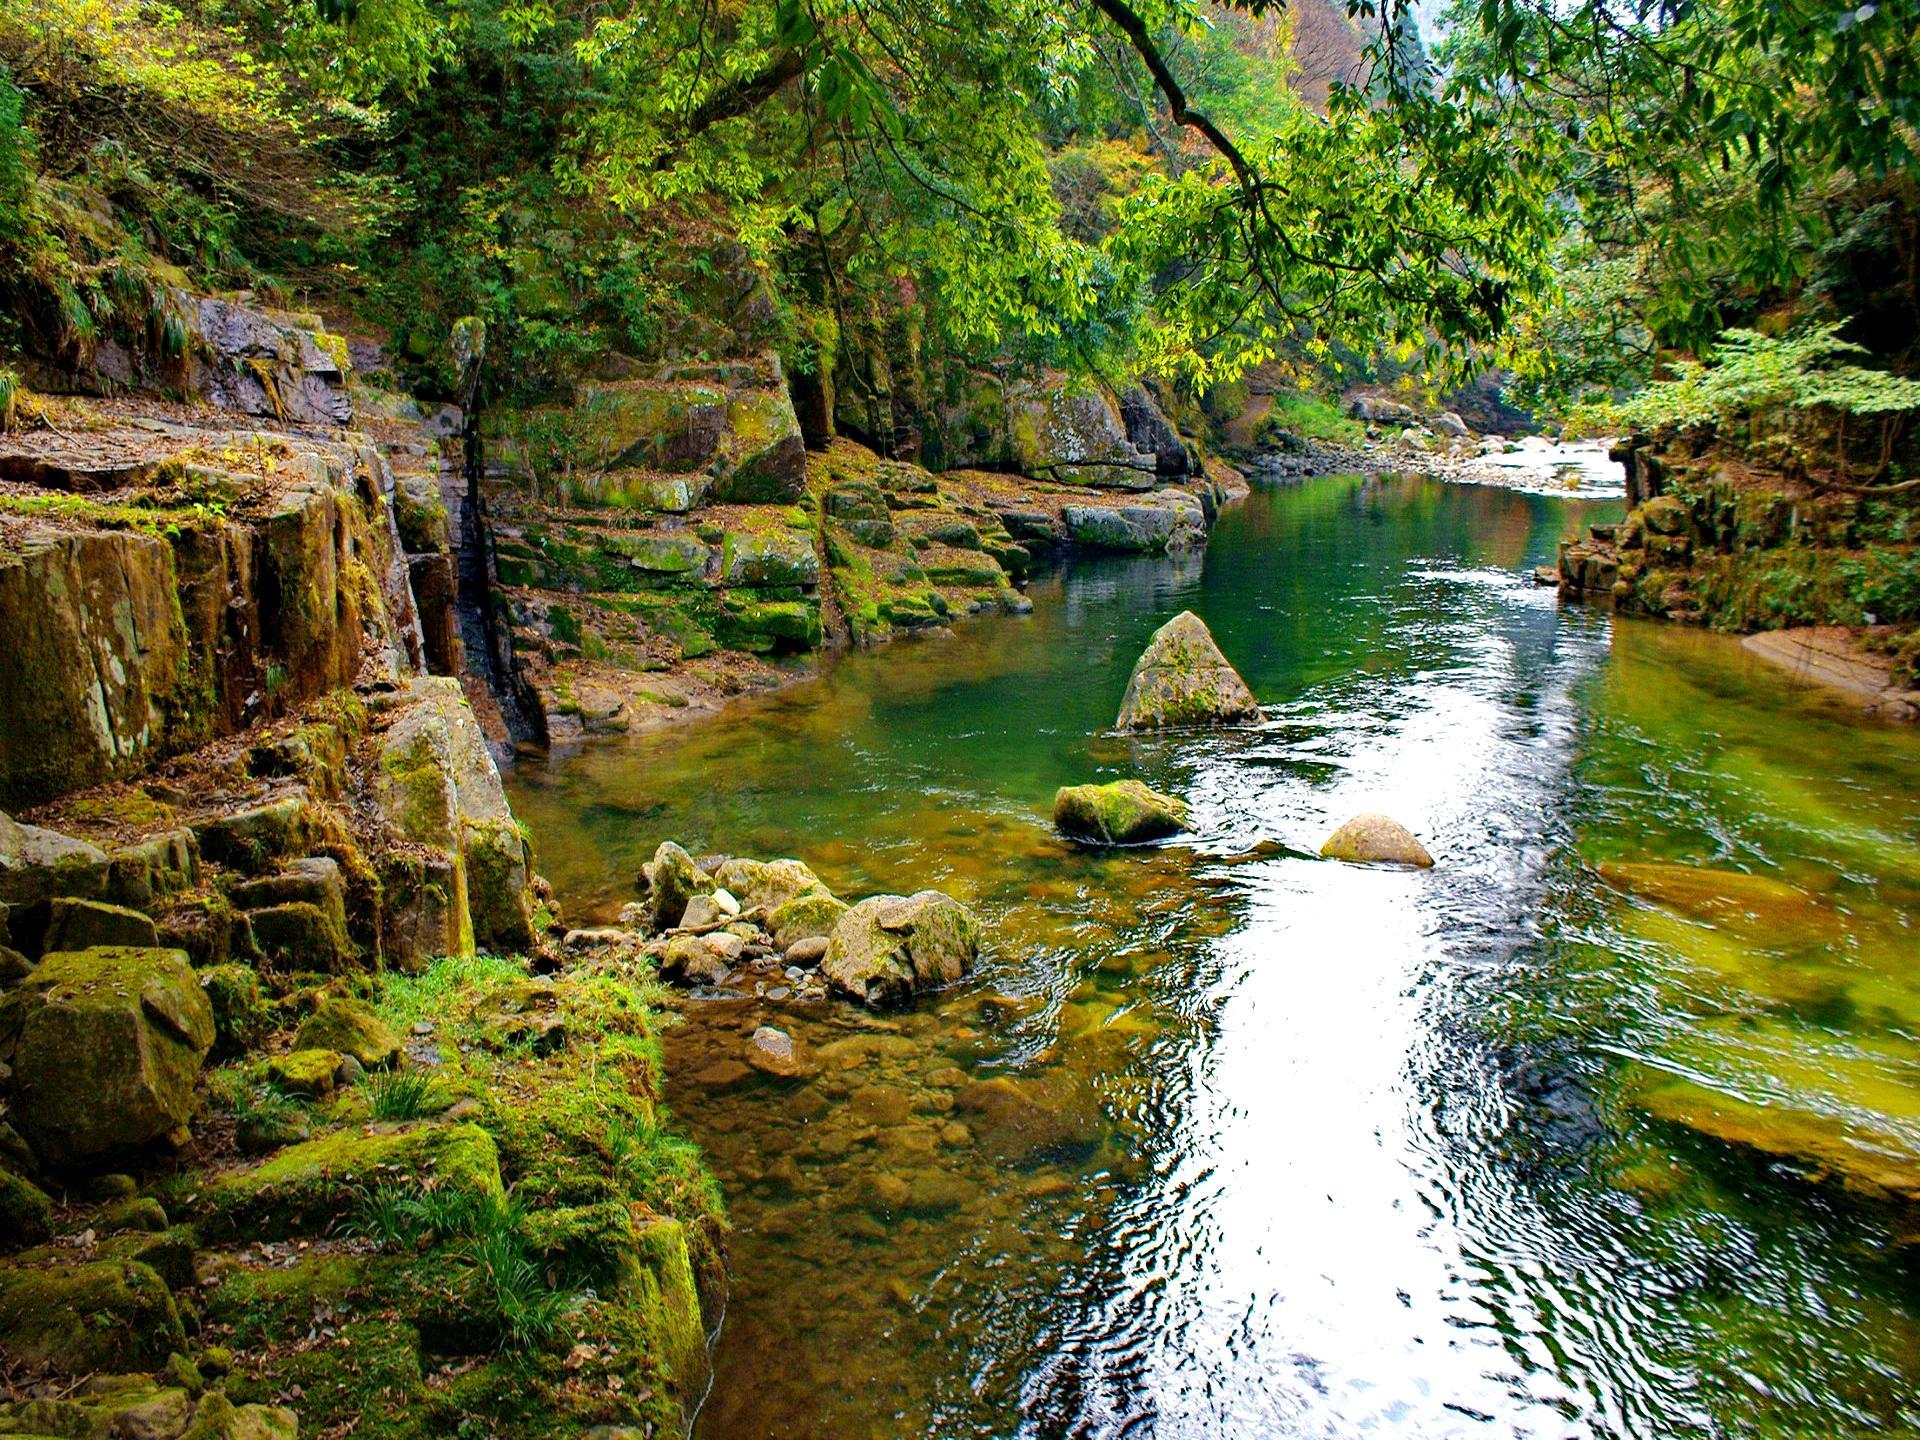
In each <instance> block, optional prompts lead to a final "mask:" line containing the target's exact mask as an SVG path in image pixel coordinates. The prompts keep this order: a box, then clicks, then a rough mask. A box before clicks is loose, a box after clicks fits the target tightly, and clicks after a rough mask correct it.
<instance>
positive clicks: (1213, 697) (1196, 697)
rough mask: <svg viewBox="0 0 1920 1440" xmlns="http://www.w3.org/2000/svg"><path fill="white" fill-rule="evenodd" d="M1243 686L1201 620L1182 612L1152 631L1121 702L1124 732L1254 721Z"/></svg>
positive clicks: (1254, 711) (1252, 706)
mask: <svg viewBox="0 0 1920 1440" xmlns="http://www.w3.org/2000/svg"><path fill="white" fill-rule="evenodd" d="M1259 714H1260V706H1259V704H1258V702H1256V701H1255V700H1254V698H1253V692H1252V691H1251V690H1249V689H1248V688H1247V682H1246V681H1244V680H1242V679H1241V678H1240V674H1239V672H1238V671H1236V670H1235V669H1234V668H1233V666H1232V665H1231V664H1229V663H1228V662H1227V657H1226V656H1225V655H1223V654H1221V653H1220V647H1219V646H1218V645H1216V644H1215V643H1214V639H1213V635H1212V632H1210V631H1209V630H1208V629H1207V627H1206V624H1205V622H1204V621H1202V620H1201V619H1200V617H1199V616H1198V615H1195V614H1194V613H1193V612H1192V611H1191V610H1182V611H1181V612H1180V613H1179V614H1178V615H1176V616H1174V617H1173V619H1171V620H1169V621H1168V622H1167V623H1166V624H1164V625H1162V626H1161V627H1160V628H1159V629H1158V630H1156V631H1154V634H1153V639H1152V640H1150V641H1148V642H1147V648H1146V650H1145V651H1144V652H1143V653H1142V654H1141V656H1140V659H1139V661H1138V662H1137V663H1136V664H1135V665H1134V667H1133V675H1132V678H1131V679H1129V680H1128V681H1127V693H1126V698H1125V699H1123V700H1122V701H1121V702H1120V718H1119V720H1118V721H1117V722H1116V723H1117V724H1118V726H1119V728H1120V729H1122V730H1158V729H1164V728H1166V727H1169V726H1174V725H1223V724H1230V723H1232V722H1234V721H1237V720H1252V719H1256V718H1258V716H1259Z"/></svg>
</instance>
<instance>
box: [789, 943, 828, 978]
mask: <svg viewBox="0 0 1920 1440" xmlns="http://www.w3.org/2000/svg"><path fill="white" fill-rule="evenodd" d="M829 943H830V942H829V941H828V939H827V937H826V936H825V935H807V936H803V937H802V938H801V939H798V940H796V941H794V942H793V943H792V944H791V945H789V946H787V948H786V952H785V955H784V958H785V960H786V962H787V963H788V964H789V965H798V966H813V965H818V964H819V963H820V962H821V961H822V960H824V959H826V957H827V945H828V944H829ZM789 974H790V975H791V972H789ZM794 978H798V977H794Z"/></svg>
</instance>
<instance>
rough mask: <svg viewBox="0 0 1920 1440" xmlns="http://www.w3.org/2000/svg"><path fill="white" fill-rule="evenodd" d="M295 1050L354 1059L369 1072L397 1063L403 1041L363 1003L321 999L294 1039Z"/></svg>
mask: <svg viewBox="0 0 1920 1440" xmlns="http://www.w3.org/2000/svg"><path fill="white" fill-rule="evenodd" d="M293 1044H294V1048H295V1049H296V1050H331V1051H335V1052H337V1053H339V1054H341V1055H351V1056H352V1057H353V1058H354V1059H355V1060H357V1061H359V1062H360V1064H361V1065H363V1066H365V1067H366V1068H367V1069H369V1070H378V1069H385V1068H386V1067H387V1066H389V1065H393V1064H395V1063H397V1062H398V1061H399V1059H400V1056H401V1053H402V1045H401V1042H400V1037H399V1036H398V1035H396V1034H394V1033H393V1030H392V1029H391V1028H390V1027H389V1026H388V1024H387V1022H386V1021H384V1020H382V1019H381V1018H380V1016H379V1014H378V1013H377V1012H376V1011H375V1010H374V1008H373V1007H372V1006H371V1005H369V1004H367V1002H366V1001H364V1000H352V999H348V998H346V997H344V996H339V995H326V996H322V997H321V1000H320V1003H319V1005H317V1006H316V1007H315V1008H314V1012H313V1013H312V1014H311V1015H309V1016H308V1017H307V1018H306V1019H305V1020H304V1021H302V1022H301V1025H300V1029H299V1030H298V1031H297V1032H296V1033H295V1035H294V1037H293Z"/></svg>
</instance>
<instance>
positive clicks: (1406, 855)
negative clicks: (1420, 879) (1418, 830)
mask: <svg viewBox="0 0 1920 1440" xmlns="http://www.w3.org/2000/svg"><path fill="white" fill-rule="evenodd" d="M1320 853H1321V855H1323V856H1324V857H1325V858H1327V859H1329V860H1347V861H1350V862H1352V863H1353V864H1355V865H1414V866H1417V867H1419V868H1420V869H1422V870H1426V869H1429V868H1431V867H1432V865H1433V856H1431V855H1429V854H1428V853H1427V847H1426V846H1424V845H1422V844H1421V843H1420V842H1419V841H1418V840H1417V839H1415V838H1414V834H1413V832H1412V831H1411V830H1409V829H1407V827H1406V826H1404V825H1402V824H1401V823H1400V822H1399V821H1398V820H1393V819H1390V818H1388V817H1387V816H1385V815H1356V816H1354V817H1353V819H1351V820H1349V821H1347V823H1346V824H1344V825H1342V826H1341V827H1340V828H1339V829H1338V830H1336V831H1334V832H1333V834H1331V835H1330V836H1328V837H1327V843H1326V844H1324V845H1322V846H1321V847H1320Z"/></svg>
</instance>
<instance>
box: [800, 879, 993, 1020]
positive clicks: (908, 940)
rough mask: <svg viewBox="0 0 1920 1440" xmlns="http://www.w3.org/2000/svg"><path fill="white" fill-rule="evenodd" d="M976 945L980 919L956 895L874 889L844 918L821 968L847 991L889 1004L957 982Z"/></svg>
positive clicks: (862, 998) (968, 965)
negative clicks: (878, 891)
mask: <svg viewBox="0 0 1920 1440" xmlns="http://www.w3.org/2000/svg"><path fill="white" fill-rule="evenodd" d="M979 951H980V922H979V921H978V920H977V919H975V918H974V915H973V912H972V911H970V910H968V909H967V907H966V906H964V905H962V904H961V903H960V902H959V901H958V900H955V899H953V898H952V897H951V896H949V895H943V894H941V893H940V892H939V891H938V890H922V891H920V892H919V893H918V894H917V895H875V896H872V897H870V898H869V899H866V900H862V901H861V902H860V903H859V904H858V905H856V906H854V907H853V908H852V909H851V910H849V911H848V912H847V913H846V914H845V915H843V916H841V917H840V922H839V923H838V924H837V925H835V926H834V927H833V935H832V936H831V937H830V938H829V939H828V941H827V953H826V958H825V959H823V960H822V961H821V962H820V972H821V974H823V975H824V976H826V979H827V983H828V984H829V985H831V986H832V987H833V988H834V989H835V990H838V991H840V992H841V993H842V994H844V995H850V996H852V997H853V998H854V999H856V1000H860V1001H864V1002H865V1003H866V1004H868V1005H887V1004H893V1003H897V1002H899V1001H903V1000H906V999H908V998H909V997H910V996H912V994H913V993H914V991H915V990H918V989H921V988H923V987H927V986H932V985H944V984H948V983H950V982H952V981H954V980H958V979H959V978H960V977H961V976H962V975H965V974H966V973H967V972H968V971H969V970H970V969H972V968H973V961H974V957H975V956H976V955H977V954H978V953H979Z"/></svg>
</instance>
